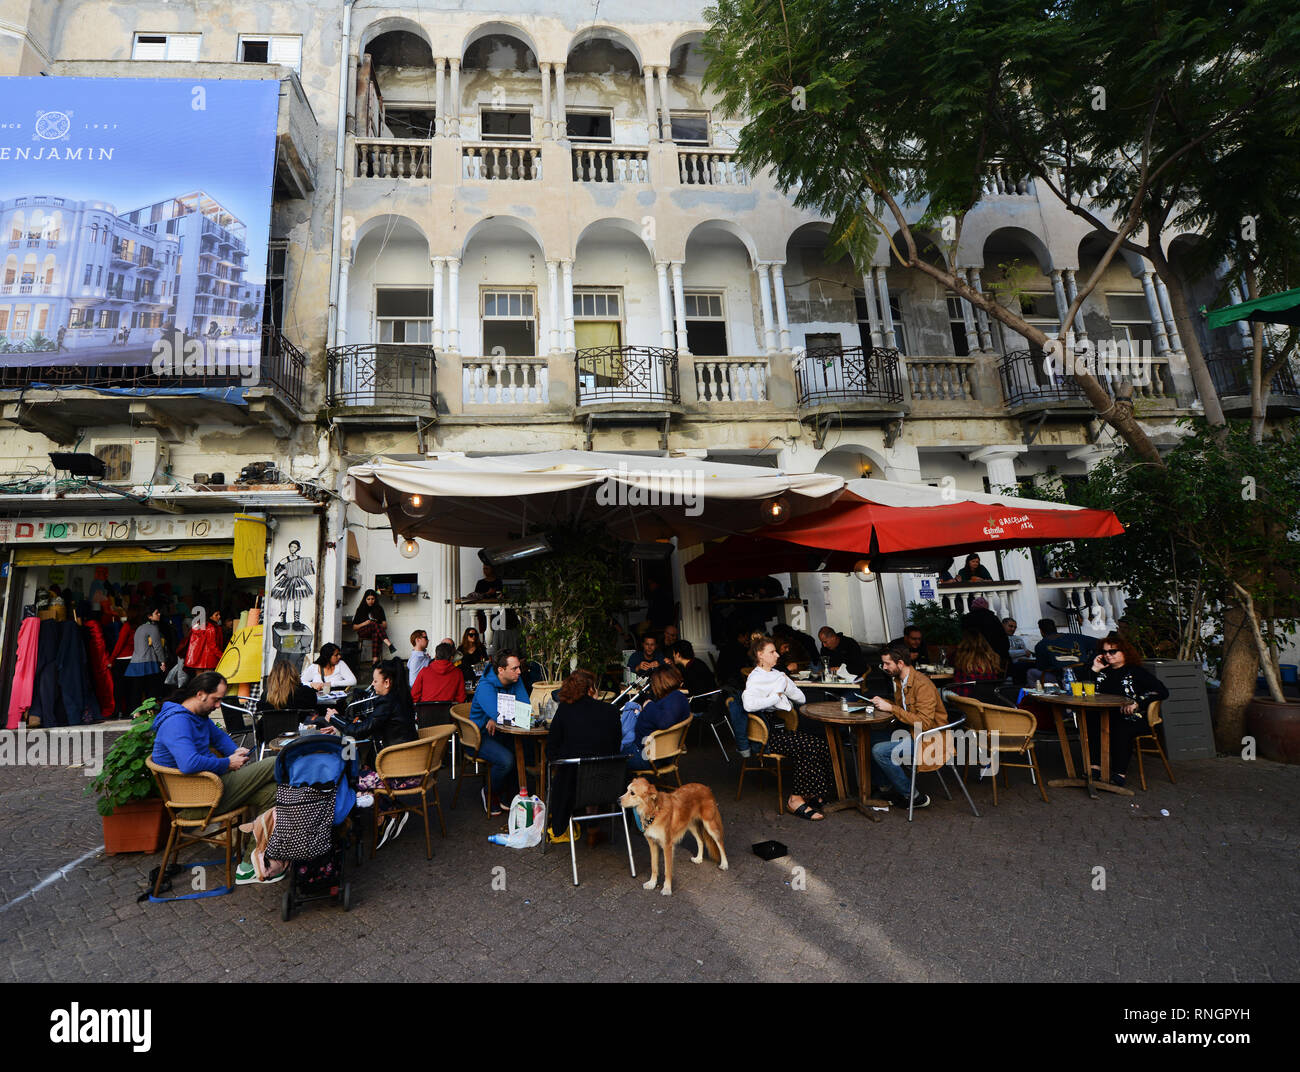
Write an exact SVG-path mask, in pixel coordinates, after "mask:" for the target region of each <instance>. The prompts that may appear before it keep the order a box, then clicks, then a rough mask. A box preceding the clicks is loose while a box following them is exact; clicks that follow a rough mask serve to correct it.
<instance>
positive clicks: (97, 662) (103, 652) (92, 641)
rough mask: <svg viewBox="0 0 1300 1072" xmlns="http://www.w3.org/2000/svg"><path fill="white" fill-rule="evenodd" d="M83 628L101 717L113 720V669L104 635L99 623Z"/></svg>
mask: <svg viewBox="0 0 1300 1072" xmlns="http://www.w3.org/2000/svg"><path fill="white" fill-rule="evenodd" d="M82 628H83V629H84V634H83V635H84V639H85V642H86V665H87V666H88V667H89V669H90V681H91V684H92V685H93V686H94V688H95V698H96V699H97V700H98V701H99V716H100V718H112V717H113V708H114V706H115V703H114V694H113V672H112V671H113V668H112V664H111V663H110V661H109V658H108V649H107V647H106V646H105V644H104V633H103V630H102V628H101V627H100V624H99V622H93V621H92V622H87V623H86V624H85V625H84V626H83V627H82Z"/></svg>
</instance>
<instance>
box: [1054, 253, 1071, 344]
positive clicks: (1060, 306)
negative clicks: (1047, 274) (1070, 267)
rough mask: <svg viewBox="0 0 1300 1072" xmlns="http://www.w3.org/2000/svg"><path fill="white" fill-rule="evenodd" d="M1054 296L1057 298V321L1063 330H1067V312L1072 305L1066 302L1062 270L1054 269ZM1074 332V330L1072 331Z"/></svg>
mask: <svg viewBox="0 0 1300 1072" xmlns="http://www.w3.org/2000/svg"><path fill="white" fill-rule="evenodd" d="M1051 277H1052V294H1053V295H1054V296H1055V298H1056V320H1057V323H1058V324H1060V326H1061V329H1064V328H1065V311H1066V310H1067V309H1069V308H1070V303H1069V302H1067V301H1066V300H1065V283H1064V282H1063V281H1062V280H1061V270H1060V269H1059V268H1053V269H1052V273H1051ZM1071 330H1073V329H1071Z"/></svg>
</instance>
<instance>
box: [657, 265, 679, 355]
mask: <svg viewBox="0 0 1300 1072" xmlns="http://www.w3.org/2000/svg"><path fill="white" fill-rule="evenodd" d="M655 276H656V277H657V278H658V280H659V345H660V346H662V347H663V348H664V349H665V350H672V349H674V348H675V347H674V345H673V343H674V339H673V302H672V298H671V297H670V296H669V293H668V262H667V261H655Z"/></svg>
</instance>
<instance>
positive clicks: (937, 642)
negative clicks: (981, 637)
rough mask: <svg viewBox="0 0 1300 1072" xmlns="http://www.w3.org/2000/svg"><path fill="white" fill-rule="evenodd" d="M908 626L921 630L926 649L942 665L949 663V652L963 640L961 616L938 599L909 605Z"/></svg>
mask: <svg viewBox="0 0 1300 1072" xmlns="http://www.w3.org/2000/svg"><path fill="white" fill-rule="evenodd" d="M907 624H908V625H914V626H916V627H917V628H918V629H919V630H921V637H922V639H923V640H924V641H925V644H926V647H927V648H929V649H930V650H931V651H932V652H933V657H934V658H935V659H937V660H938V661H939V662H940V663H941V664H942V663H945V662H946V661H947V657H948V652H949V651H950V650H951V649H953V648H955V647H956V646H957V643H958V641H960V640H961V615H960V614H958V613H957V611H955V610H949V609H948V608H947V607H945V606H944V605H943V603H942V602H940V601H939V600H937V599H925V600H921V601H919V602H912V603H909V604H908V605H907Z"/></svg>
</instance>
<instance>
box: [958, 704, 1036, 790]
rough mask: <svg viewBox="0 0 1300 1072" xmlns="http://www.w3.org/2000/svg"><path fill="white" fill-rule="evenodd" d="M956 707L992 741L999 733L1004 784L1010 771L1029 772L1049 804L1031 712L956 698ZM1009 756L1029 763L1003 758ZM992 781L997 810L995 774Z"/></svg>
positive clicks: (999, 763)
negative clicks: (1035, 747) (1018, 769)
mask: <svg viewBox="0 0 1300 1072" xmlns="http://www.w3.org/2000/svg"><path fill="white" fill-rule="evenodd" d="M953 703H954V705H955V706H957V707H960V708H961V710H962V711H963V712H965V714H966V723H967V725H968V726H969V727H970V728H971V729H974V730H984V731H985V732H987V733H988V734H989V739H990V740H992V739H993V734H997V753H998V766H999V767H1000V768H1001V770H1002V784H1003V786H1004V787H1005V786H1006V785H1008V784H1009V783H1008V781H1007V768H1008V767H1019V768H1020V769H1021V770H1027V771H1029V774H1030V777H1031V778H1033V780H1034V784H1035V785H1037V786H1038V794H1039V796H1041V797H1042V798H1043V803H1044V804H1046V803H1047V783H1046V782H1045V781H1044V780H1043V772H1042V770H1041V769H1040V768H1039V766H1038V757H1037V756H1036V755H1035V754H1034V734H1035V733H1036V732H1037V729H1038V720H1037V719H1035V718H1034V716H1033V715H1032V714H1031V713H1030V712H1028V711H1022V710H1020V709H1019V708H1014V707H996V706H994V705H993V704H986V703H980V701H979V700H957V699H954V700H953ZM1006 756H1012V757H1023V758H1024V759H1027V760H1028V762H1027V763H1017V762H1015V761H1014V760H1013V759H1007V758H1004V757H1006ZM991 780H992V782H993V806H994V807H997V803H998V779H997V775H996V774H995V775H994V776H993V778H992V779H991Z"/></svg>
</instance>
